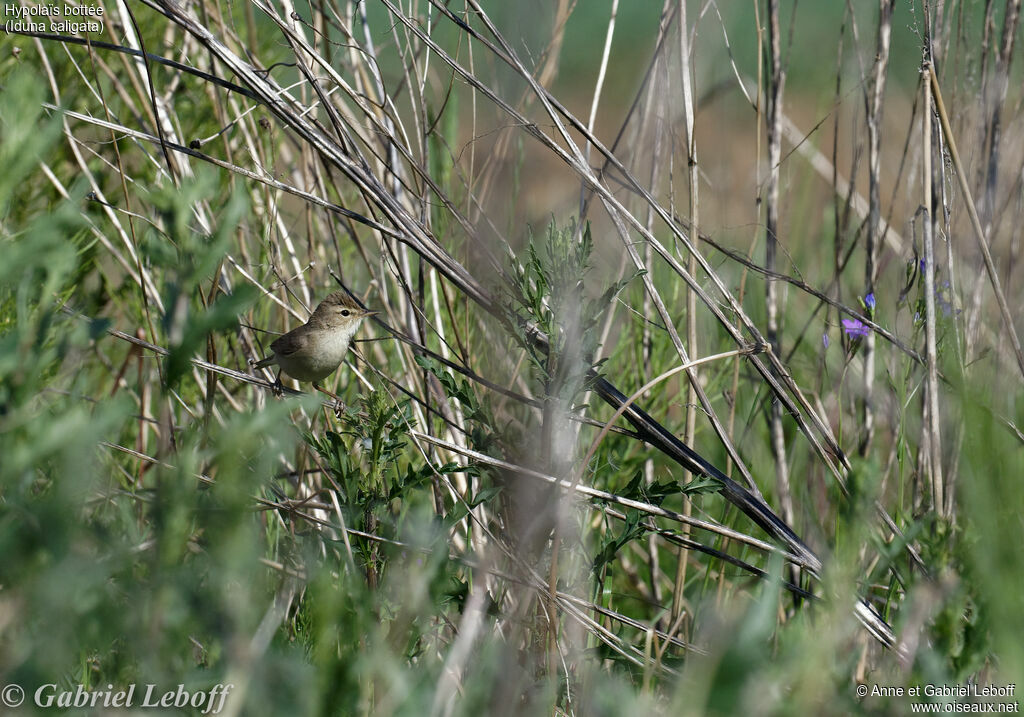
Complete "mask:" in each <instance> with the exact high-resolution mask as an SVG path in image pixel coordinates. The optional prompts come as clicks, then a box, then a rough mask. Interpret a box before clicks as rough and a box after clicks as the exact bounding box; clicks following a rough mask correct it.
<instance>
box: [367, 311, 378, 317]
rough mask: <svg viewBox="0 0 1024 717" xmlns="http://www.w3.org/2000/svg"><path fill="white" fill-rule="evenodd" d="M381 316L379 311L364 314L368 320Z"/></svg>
mask: <svg viewBox="0 0 1024 717" xmlns="http://www.w3.org/2000/svg"><path fill="white" fill-rule="evenodd" d="M379 315H380V312H379V311H367V312H366V313H365V314H363V316H365V317H366V318H370V317H371V316H379Z"/></svg>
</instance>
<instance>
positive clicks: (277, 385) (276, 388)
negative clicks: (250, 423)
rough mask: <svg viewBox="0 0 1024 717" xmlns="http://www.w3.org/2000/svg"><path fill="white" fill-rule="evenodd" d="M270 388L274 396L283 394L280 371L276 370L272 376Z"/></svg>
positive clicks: (278, 396) (279, 396) (277, 396)
mask: <svg viewBox="0 0 1024 717" xmlns="http://www.w3.org/2000/svg"><path fill="white" fill-rule="evenodd" d="M270 390H271V391H273V392H274V396H275V397H276V398H281V397H282V396H284V384H283V383H281V372H280V371H278V372H277V375H276V376H274V383H272V384H271V385H270Z"/></svg>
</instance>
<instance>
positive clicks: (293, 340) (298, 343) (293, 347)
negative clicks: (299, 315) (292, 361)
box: [270, 331, 309, 356]
mask: <svg viewBox="0 0 1024 717" xmlns="http://www.w3.org/2000/svg"><path fill="white" fill-rule="evenodd" d="M308 346H309V334H307V333H305V332H301V333H300V332H297V331H289V332H288V333H287V334H285V335H284V336H282V337H281V338H279V339H277V340H276V341H274V343H272V344H270V349H271V350H272V351H273V352H274V353H275V354H277V355H278V356H295V355H297V354H301V353H302V352H303V351H305V350H306V348H307V347H308Z"/></svg>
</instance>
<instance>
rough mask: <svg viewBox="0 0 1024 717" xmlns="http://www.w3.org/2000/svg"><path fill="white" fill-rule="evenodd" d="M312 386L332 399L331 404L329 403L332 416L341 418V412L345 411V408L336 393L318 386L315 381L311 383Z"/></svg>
mask: <svg viewBox="0 0 1024 717" xmlns="http://www.w3.org/2000/svg"><path fill="white" fill-rule="evenodd" d="M313 388H315V389H316V390H317V391H319V392H320V393H322V394H324V395H326V396H330V397H331V398H333V399H334V403H333V405H331V410H332V411H334V417H335V418H341V414H343V413H344V412H345V409H346V406H345V402H344V401H342V400H341V399H340V398H338V396H337V395H336V394H334V393H331V392H330V391H328V390H327V389H326V388H322V387H320V386H318V385H317V384H315V383H314V384H313Z"/></svg>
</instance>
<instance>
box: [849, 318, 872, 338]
mask: <svg viewBox="0 0 1024 717" xmlns="http://www.w3.org/2000/svg"><path fill="white" fill-rule="evenodd" d="M843 331H845V332H846V335H847V336H849V337H850V338H852V339H859V338H862V337H864V336H867V335H868V334H870V333H871V329H870V328H868V327H867V325H866V324H865V323H864V322H863V321H861V320H860V319H843Z"/></svg>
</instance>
